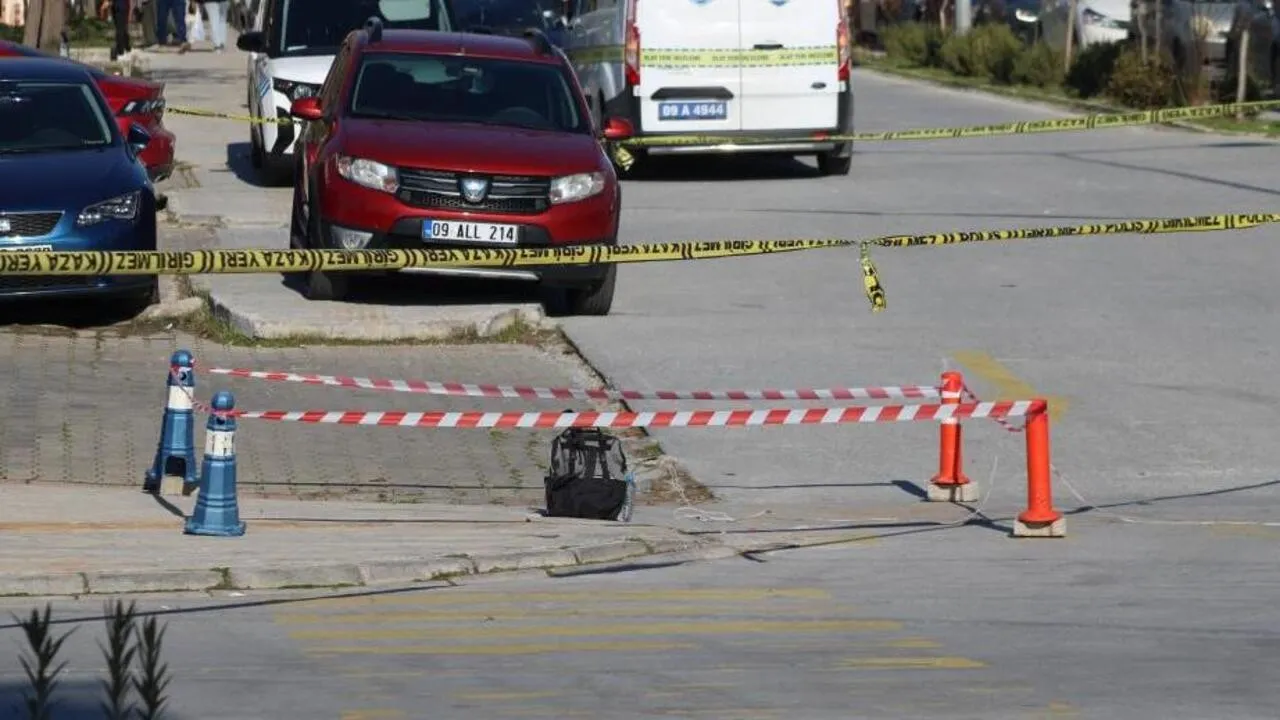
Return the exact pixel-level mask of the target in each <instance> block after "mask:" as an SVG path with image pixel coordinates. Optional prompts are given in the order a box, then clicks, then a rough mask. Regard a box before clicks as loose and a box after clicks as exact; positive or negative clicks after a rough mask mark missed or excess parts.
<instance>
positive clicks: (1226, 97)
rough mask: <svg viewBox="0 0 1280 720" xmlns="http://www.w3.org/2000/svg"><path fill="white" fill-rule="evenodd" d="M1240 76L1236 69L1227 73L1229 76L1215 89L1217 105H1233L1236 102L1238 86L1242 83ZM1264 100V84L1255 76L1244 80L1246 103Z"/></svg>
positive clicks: (1249, 76) (1246, 77)
mask: <svg viewBox="0 0 1280 720" xmlns="http://www.w3.org/2000/svg"><path fill="white" fill-rule="evenodd" d="M1239 77H1240V76H1239V74H1237V73H1236V71H1235V70H1234V69H1231V70H1228V71H1227V76H1226V77H1224V78H1223V79H1222V82H1221V83H1218V86H1217V87H1216V88H1215V89H1214V91H1215V92H1214V98H1213V101H1214V102H1217V103H1233V102H1235V101H1236V84H1237V83H1239V82H1240V80H1239ZM1261 99H1262V84H1261V83H1259V82H1258V79H1257V78H1255V77H1254V76H1253V75H1247V76H1245V79H1244V101H1245V102H1256V101H1258V100H1261Z"/></svg>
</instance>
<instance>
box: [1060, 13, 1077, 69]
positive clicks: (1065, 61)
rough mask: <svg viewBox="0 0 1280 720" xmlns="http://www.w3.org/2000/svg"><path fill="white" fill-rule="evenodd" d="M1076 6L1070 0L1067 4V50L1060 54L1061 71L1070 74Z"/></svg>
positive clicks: (1074, 35) (1074, 38)
mask: <svg viewBox="0 0 1280 720" xmlns="http://www.w3.org/2000/svg"><path fill="white" fill-rule="evenodd" d="M1077 9H1078V5H1077V4H1076V0H1071V2H1070V3H1068V4H1067V38H1066V43H1067V50H1066V52H1064V53H1062V71H1063V72H1067V73H1069V72H1071V53H1072V50H1073V49H1074V47H1075V43H1076V10H1077Z"/></svg>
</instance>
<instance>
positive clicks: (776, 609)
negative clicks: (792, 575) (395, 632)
mask: <svg viewBox="0 0 1280 720" xmlns="http://www.w3.org/2000/svg"><path fill="white" fill-rule="evenodd" d="M806 609H809V610H816V608H814V606H812V605H796V604H795V603H790V604H783V603H775V604H770V605H769V606H768V607H754V608H751V607H734V606H721V605H651V606H642V607H628V606H625V605H621V604H619V603H603V604H600V605H598V606H594V607H592V606H583V605H574V606H572V607H565V608H555V609H522V608H511V609H503V610H497V609H495V610H431V611H419V612H383V613H280V614H278V615H276V616H275V621H276V622H277V623H279V624H281V625H394V624H396V623H419V622H457V621H477V622H487V621H493V620H523V619H526V618H531V619H532V618H544V617H556V618H564V617H600V616H607V617H617V616H618V615H619V614H622V613H624V612H625V613H626V614H628V615H630V616H632V617H646V616H648V617H657V616H670V615H674V616H680V617H687V616H697V615H718V616H726V615H729V616H742V615H746V616H756V615H765V616H774V615H779V614H781V615H788V616H794V615H796V614H800V615H804V614H806V613H805V612H804V611H805V610H806ZM821 609H822V610H823V611H824V614H829V613H830V612H831V611H832V610H833V609H834V610H845V611H851V610H853V608H852V607H848V606H840V607H836V608H832V607H831V606H823V607H822V608H821Z"/></svg>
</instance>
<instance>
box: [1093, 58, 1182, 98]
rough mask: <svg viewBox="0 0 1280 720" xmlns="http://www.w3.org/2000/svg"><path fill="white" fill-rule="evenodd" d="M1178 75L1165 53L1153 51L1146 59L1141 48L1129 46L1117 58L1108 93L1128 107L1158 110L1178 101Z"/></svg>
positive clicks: (1107, 89) (1108, 85) (1108, 83)
mask: <svg viewBox="0 0 1280 720" xmlns="http://www.w3.org/2000/svg"><path fill="white" fill-rule="evenodd" d="M1177 87H1178V74H1177V72H1175V71H1174V68H1173V64H1172V63H1170V62H1169V60H1168V58H1165V57H1164V56H1163V55H1160V54H1157V53H1152V54H1150V55H1149V56H1148V57H1147V59H1146V60H1145V61H1144V60H1143V59H1142V54H1141V53H1140V52H1139V51H1138V49H1137V48H1127V49H1125V50H1123V51H1122V52H1121V53H1120V57H1118V58H1116V64H1115V67H1114V68H1112V71H1111V78H1110V80H1109V81H1108V82H1107V88H1106V94H1107V96H1108V97H1110V98H1111V99H1112V100H1115V101H1116V102H1118V103H1120V104H1121V105H1125V106H1127V107H1132V108H1138V109H1140V110H1154V109H1157V108H1163V107H1169V106H1170V105H1173V104H1175V103H1174V100H1175V98H1176V97H1177Z"/></svg>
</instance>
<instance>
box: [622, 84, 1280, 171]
mask: <svg viewBox="0 0 1280 720" xmlns="http://www.w3.org/2000/svg"><path fill="white" fill-rule="evenodd" d="M1271 108H1280V100H1259V101H1255V102H1246V103H1227V104H1223V105H1202V106H1198V107H1177V108H1166V109H1164V110H1139V111H1136V112H1126V113H1109V114H1098V115H1086V116H1083V117H1071V118H1058V119H1051V120H1027V121H1020V122H1008V123H998V124H995V125H967V126H964V127H950V128H918V129H912V130H886V131H884V132H860V133H847V134H838V133H831V134H827V133H821V134H815V135H814V136H813V139H814V140H819V141H822V142H888V141H899V140H904V141H905V140H950V139H957V138H975V137H993V136H997V135H1032V134H1037V133H1055V132H1078V131H1082V130H1107V129H1110V128H1118V127H1132V126H1136V125H1158V124H1160V123H1166V122H1170V121H1173V120H1203V119H1205V118H1215V117H1225V116H1229V115H1236V114H1237V113H1251V112H1259V111H1262V110H1268V109H1271ZM776 142H778V138H777V137H764V136H760V137H751V136H734V135H716V134H711V133H709V134H687V135H680V134H673V135H650V136H648V137H639V138H633V139H630V140H622V141H619V142H617V143H614V144H613V148H612V152H613V158H614V162H616V163H617V164H618V166H619V167H621V168H623V169H624V170H625V169H628V168H630V167H631V166H632V165H633V164H634V163H635V157H634V156H633V155H632V153H630V152H628V151H627V149H626V148H629V147H631V148H637V147H639V148H644V147H681V146H683V147H690V146H723V145H732V146H735V147H746V148H750V147H751V146H752V145H760V144H767V143H776Z"/></svg>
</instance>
